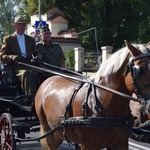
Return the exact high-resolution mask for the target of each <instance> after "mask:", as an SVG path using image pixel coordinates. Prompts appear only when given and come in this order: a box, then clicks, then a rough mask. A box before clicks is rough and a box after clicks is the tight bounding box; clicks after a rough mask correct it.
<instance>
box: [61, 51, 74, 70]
mask: <svg viewBox="0 0 150 150" xmlns="http://www.w3.org/2000/svg"><path fill="white" fill-rule="evenodd" d="M63 52H64V55H65V58H66V61H65V65H66V68H67V69H70V70H74V65H75V58H74V57H75V56H74V50H72V49H68V50H65V51H63Z"/></svg>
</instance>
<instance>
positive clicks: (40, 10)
mask: <svg viewBox="0 0 150 150" xmlns="http://www.w3.org/2000/svg"><path fill="white" fill-rule="evenodd" d="M39 21H41V1H40V0H39Z"/></svg>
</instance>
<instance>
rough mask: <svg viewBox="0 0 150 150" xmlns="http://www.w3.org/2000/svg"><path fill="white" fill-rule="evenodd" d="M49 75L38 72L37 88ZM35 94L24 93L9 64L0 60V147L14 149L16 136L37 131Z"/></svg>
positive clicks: (23, 135) (20, 136)
mask: <svg viewBox="0 0 150 150" xmlns="http://www.w3.org/2000/svg"><path fill="white" fill-rule="evenodd" d="M49 76H51V75H50V74H48V73H45V72H40V73H38V74H37V75H36V77H37V89H38V87H39V85H40V84H41V83H42V82H43V81H44V80H45V79H46V78H48V77H49ZM34 97H35V95H24V92H23V90H22V88H21V84H20V82H19V80H18V79H17V78H16V77H15V75H14V73H13V68H12V66H11V65H7V64H4V63H2V62H0V115H1V117H0V129H1V130H0V139H1V140H0V149H11V150H15V149H16V142H17V138H23V139H24V138H26V137H25V133H30V132H36V131H39V129H40V128H39V121H38V118H37V116H36V113H35V109H34Z"/></svg>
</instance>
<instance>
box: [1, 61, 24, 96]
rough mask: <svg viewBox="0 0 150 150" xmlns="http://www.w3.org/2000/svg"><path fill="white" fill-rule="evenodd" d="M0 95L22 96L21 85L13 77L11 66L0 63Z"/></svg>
mask: <svg viewBox="0 0 150 150" xmlns="http://www.w3.org/2000/svg"><path fill="white" fill-rule="evenodd" d="M0 89H1V91H0V95H1V96H2V95H16V96H17V95H20V94H22V89H21V83H20V81H19V80H18V78H17V77H16V76H15V74H14V71H13V66H12V64H4V63H3V62H0Z"/></svg>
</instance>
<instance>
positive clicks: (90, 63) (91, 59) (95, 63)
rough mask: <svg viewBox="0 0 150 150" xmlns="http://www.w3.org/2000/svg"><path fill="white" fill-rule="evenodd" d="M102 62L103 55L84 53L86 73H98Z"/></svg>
mask: <svg viewBox="0 0 150 150" xmlns="http://www.w3.org/2000/svg"><path fill="white" fill-rule="evenodd" d="M101 62H102V54H101V53H100V54H98V53H96V52H88V53H84V69H83V70H84V71H85V72H88V71H97V70H98V68H99V65H100V64H101Z"/></svg>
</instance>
